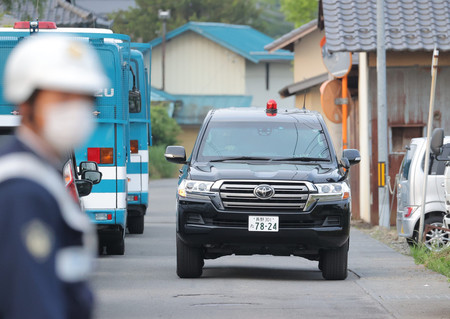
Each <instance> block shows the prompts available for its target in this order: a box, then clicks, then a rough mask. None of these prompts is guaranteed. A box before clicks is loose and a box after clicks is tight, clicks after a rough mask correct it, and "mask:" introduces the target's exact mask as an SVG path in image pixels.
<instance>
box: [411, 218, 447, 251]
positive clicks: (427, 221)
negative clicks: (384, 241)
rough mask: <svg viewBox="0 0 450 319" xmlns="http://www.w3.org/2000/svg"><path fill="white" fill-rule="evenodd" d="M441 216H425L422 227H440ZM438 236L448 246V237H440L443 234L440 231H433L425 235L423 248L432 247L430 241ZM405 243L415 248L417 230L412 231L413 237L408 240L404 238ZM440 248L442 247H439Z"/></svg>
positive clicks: (417, 238)
mask: <svg viewBox="0 0 450 319" xmlns="http://www.w3.org/2000/svg"><path fill="white" fill-rule="evenodd" d="M443 218H444V217H443V216H438V215H428V216H426V217H425V222H424V224H425V226H424V227H426V225H433V226H438V227H442V225H443ZM418 227H419V226H417V228H418ZM439 235H441V238H442V239H444V240H446V243H447V245H450V241H449V240H450V238H449V236H448V235H446V236H445V235H444V236H442V235H443V234H442V231H439V230H434V231H429V232H428V233H427V235H426V239H427V240H426V241H425V242H424V244H425V246H426V247H427V248H428V249H431V248H432V247H431V246H432V245H431V243H430V240H431V239H432V238H433V237H436V236H439ZM406 242H407V243H408V244H409V246H417V244H418V242H419V230H418V229H414V232H413V236H412V237H410V238H406ZM442 246H445V243H442ZM441 248H442V247H441Z"/></svg>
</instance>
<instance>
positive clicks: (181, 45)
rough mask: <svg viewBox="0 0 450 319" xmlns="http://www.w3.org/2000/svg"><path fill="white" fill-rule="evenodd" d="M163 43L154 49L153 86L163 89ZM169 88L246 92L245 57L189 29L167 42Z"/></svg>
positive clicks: (186, 91) (212, 92) (182, 91)
mask: <svg viewBox="0 0 450 319" xmlns="http://www.w3.org/2000/svg"><path fill="white" fill-rule="evenodd" d="M161 48H162V46H161V45H158V46H156V47H155V48H153V52H152V85H153V86H154V87H156V88H161V84H162V80H161V79H162V73H161V59H162V56H161ZM165 65H166V67H165V71H166V75H165V90H166V91H167V92H169V93H171V94H201V95H221V94H230V95H232V94H235V95H243V94H245V59H244V58H243V57H241V56H239V55H237V54H236V53H234V52H232V51H230V50H228V49H226V48H224V47H222V46H220V45H218V44H216V43H215V42H213V41H211V40H208V39H206V38H205V37H202V36H200V35H198V34H196V33H194V32H191V31H188V32H185V33H183V34H182V35H180V36H177V37H175V38H173V39H171V40H170V41H168V42H167V44H166V59H165Z"/></svg>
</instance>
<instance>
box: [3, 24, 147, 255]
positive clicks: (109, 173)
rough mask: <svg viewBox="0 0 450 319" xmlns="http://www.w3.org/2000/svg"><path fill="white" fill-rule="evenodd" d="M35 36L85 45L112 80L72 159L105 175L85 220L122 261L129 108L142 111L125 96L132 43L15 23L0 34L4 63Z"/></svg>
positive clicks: (88, 200) (99, 33)
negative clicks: (59, 35)
mask: <svg viewBox="0 0 450 319" xmlns="http://www.w3.org/2000/svg"><path fill="white" fill-rule="evenodd" d="M37 32H64V33H69V34H71V35H73V36H75V37H77V38H81V39H85V40H86V41H89V43H90V44H91V45H92V46H93V47H94V48H95V49H96V50H97V53H98V54H99V57H100V60H101V61H102V63H103V67H104V69H105V72H106V74H107V76H108V78H109V80H110V83H111V85H110V87H106V88H103V89H101V90H100V91H99V92H97V94H96V103H95V110H94V115H95V117H96V122H97V128H96V130H95V132H94V134H93V135H92V136H91V138H90V140H89V141H88V142H87V143H86V144H85V145H84V146H83V147H81V148H79V149H78V150H76V152H75V154H76V159H77V165H80V164H81V163H82V162H95V163H97V165H98V168H99V170H100V172H101V173H102V175H103V178H102V182H101V183H99V184H97V185H94V187H93V188H92V192H91V194H90V195H89V196H86V197H84V198H83V205H84V207H85V209H86V213H87V215H88V216H89V218H90V220H91V221H92V222H93V223H95V224H96V225H97V229H98V234H99V240H100V249H101V250H102V249H103V248H106V253H108V254H118V255H123V254H124V251H125V241H124V237H125V231H126V228H127V213H128V212H127V199H128V198H127V197H128V196H127V195H128V176H127V164H128V163H129V162H130V161H131V154H130V115H129V114H130V113H129V108H130V106H135V107H136V106H138V107H141V100H140V93H139V91H138V90H135V91H134V92H129V91H130V90H129V85H130V81H133V79H134V80H136V79H135V75H134V74H133V72H132V70H131V69H130V67H131V64H130V58H131V54H132V53H131V47H130V38H129V37H128V36H127V35H121V34H114V33H112V31H111V30H108V29H91V28H57V27H56V24H55V23H53V22H45V21H42V22H37V21H35V22H31V23H30V22H27V21H25V22H16V23H15V25H14V27H13V28H0V41H1V43H0V56H1V59H2V60H6V59H7V57H8V55H9V52H10V51H11V50H12V48H13V47H14V46H15V45H17V44H18V42H19V41H21V40H22V39H24V38H26V37H28V36H30V34H32V33H37ZM138 67H140V66H138ZM3 68H4V63H2V64H1V65H0V75H1V74H3V72H4V69H3ZM135 73H137V72H135ZM142 73H144V72H143V71H142ZM0 97H1V99H0V100H3V98H2V96H0ZM145 109H147V105H146V106H145ZM13 113H14V107H13V106H12V105H4V104H2V105H0V114H2V115H7V116H15V115H14V114H13ZM0 125H2V124H0ZM147 127H148V129H149V128H150V127H149V126H147ZM5 130H6V129H5ZM147 135H148V134H147ZM145 142H146V141H142V143H145ZM147 142H148V140H147Z"/></svg>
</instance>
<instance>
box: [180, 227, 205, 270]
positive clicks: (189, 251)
mask: <svg viewBox="0 0 450 319" xmlns="http://www.w3.org/2000/svg"><path fill="white" fill-rule="evenodd" d="M203 264H204V261H203V254H202V250H201V248H196V247H190V246H188V245H186V244H185V243H183V241H182V240H181V239H180V238H179V237H178V236H177V275H178V277H180V278H198V277H200V276H201V275H202V272H203Z"/></svg>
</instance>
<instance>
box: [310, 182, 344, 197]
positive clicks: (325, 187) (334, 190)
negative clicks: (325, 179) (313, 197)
mask: <svg viewBox="0 0 450 319" xmlns="http://www.w3.org/2000/svg"><path fill="white" fill-rule="evenodd" d="M315 185H316V187H317V191H318V194H317V196H318V198H320V200H335V199H347V198H349V197H350V187H348V185H347V183H345V182H342V183H324V184H315Z"/></svg>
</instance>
